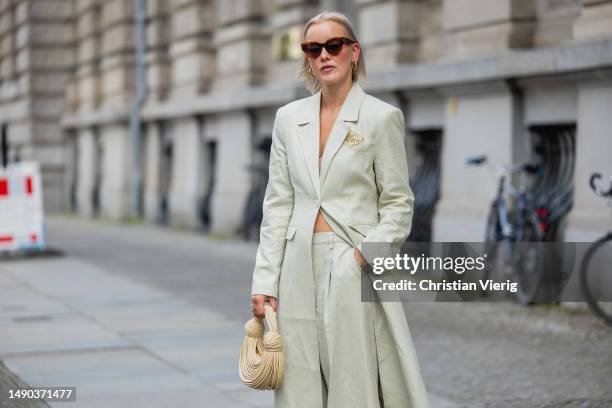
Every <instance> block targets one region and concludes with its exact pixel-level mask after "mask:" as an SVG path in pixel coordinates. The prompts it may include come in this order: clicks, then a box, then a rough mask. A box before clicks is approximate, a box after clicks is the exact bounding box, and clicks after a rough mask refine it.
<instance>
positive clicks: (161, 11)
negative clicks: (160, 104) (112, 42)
mask: <svg viewBox="0 0 612 408" xmlns="http://www.w3.org/2000/svg"><path fill="white" fill-rule="evenodd" d="M168 5H169V2H168V1H167V0H148V2H147V10H146V12H147V22H146V43H147V57H146V58H147V85H148V95H147V96H148V98H149V99H153V100H162V99H165V98H166V96H167V92H168V88H169V83H170V60H169V58H168V45H169V41H170V32H169V31H170V24H169V18H168V10H167V9H168V8H169V7H168Z"/></svg>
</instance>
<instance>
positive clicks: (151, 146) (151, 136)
mask: <svg viewBox="0 0 612 408" xmlns="http://www.w3.org/2000/svg"><path fill="white" fill-rule="evenodd" d="M143 147H144V149H143V153H144V155H145V160H144V162H145V172H144V174H143V175H144V177H143V201H144V202H143V204H144V218H145V219H146V220H147V221H149V222H155V221H156V219H157V216H158V212H159V203H160V181H161V180H160V168H161V154H162V133H161V125H160V124H158V123H155V122H151V123H148V124H147V127H146V135H145V143H144V146H143Z"/></svg>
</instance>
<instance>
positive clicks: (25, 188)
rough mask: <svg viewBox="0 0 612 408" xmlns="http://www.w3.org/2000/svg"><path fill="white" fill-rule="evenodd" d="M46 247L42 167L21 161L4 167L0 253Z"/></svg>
mask: <svg viewBox="0 0 612 408" xmlns="http://www.w3.org/2000/svg"><path fill="white" fill-rule="evenodd" d="M44 247H45V240H44V213H43V198H42V182H41V178H40V166H39V165H38V163H35V162H20V163H10V164H9V165H8V166H7V167H6V168H2V167H0V252H4V251H17V250H25V249H43V248H44Z"/></svg>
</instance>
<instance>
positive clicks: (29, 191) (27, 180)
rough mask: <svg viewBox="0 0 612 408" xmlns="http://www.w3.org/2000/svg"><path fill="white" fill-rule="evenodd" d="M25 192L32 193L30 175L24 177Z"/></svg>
mask: <svg viewBox="0 0 612 408" xmlns="http://www.w3.org/2000/svg"><path fill="white" fill-rule="evenodd" d="M26 193H27V194H29V195H32V176H28V177H26Z"/></svg>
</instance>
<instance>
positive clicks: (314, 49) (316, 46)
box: [302, 37, 356, 58]
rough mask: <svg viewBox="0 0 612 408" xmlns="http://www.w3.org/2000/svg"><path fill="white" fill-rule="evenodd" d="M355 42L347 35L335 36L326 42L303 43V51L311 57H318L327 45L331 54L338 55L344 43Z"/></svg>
mask: <svg viewBox="0 0 612 408" xmlns="http://www.w3.org/2000/svg"><path fill="white" fill-rule="evenodd" d="M355 42H356V41H353V40H351V39H350V38H346V37H334V38H330V39H329V40H327V41H325V44H321V43H318V42H306V43H302V51H304V53H306V55H308V57H310V58H318V57H319V55H321V51H323V47H325V49H326V50H327V52H328V53H329V54H330V55H338V54H339V53H340V51H342V46H343V45H344V44H353V43H355Z"/></svg>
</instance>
